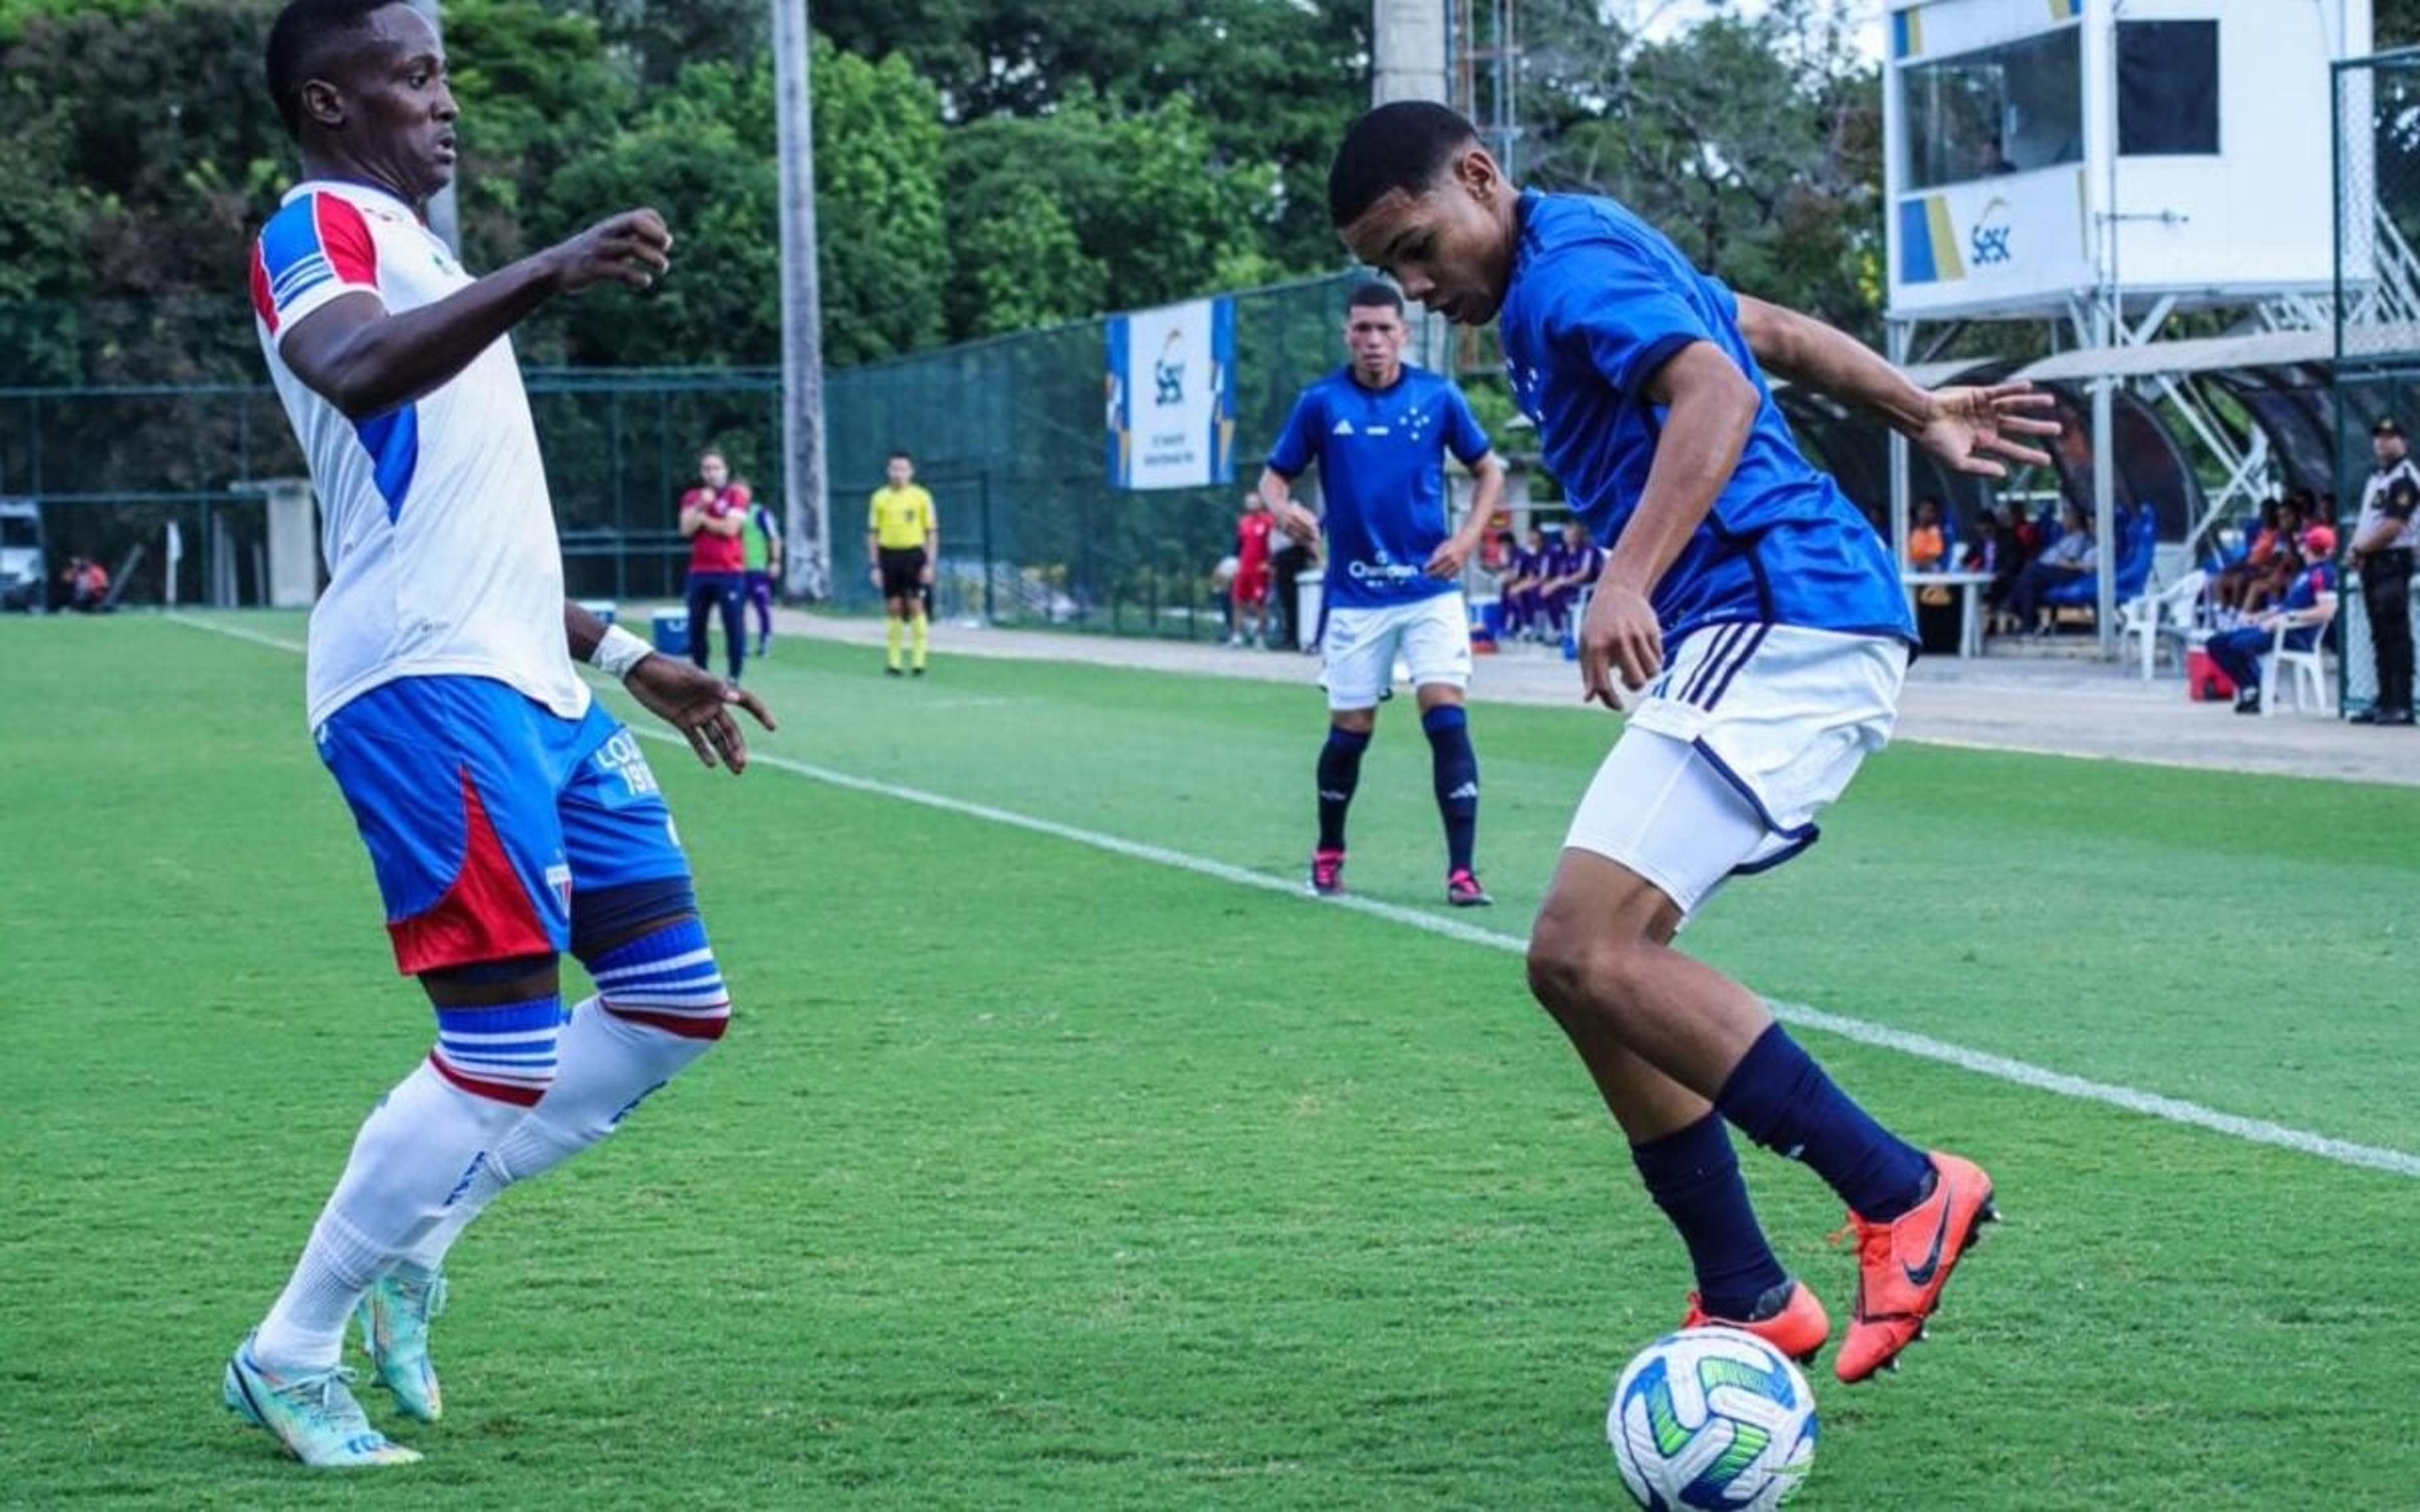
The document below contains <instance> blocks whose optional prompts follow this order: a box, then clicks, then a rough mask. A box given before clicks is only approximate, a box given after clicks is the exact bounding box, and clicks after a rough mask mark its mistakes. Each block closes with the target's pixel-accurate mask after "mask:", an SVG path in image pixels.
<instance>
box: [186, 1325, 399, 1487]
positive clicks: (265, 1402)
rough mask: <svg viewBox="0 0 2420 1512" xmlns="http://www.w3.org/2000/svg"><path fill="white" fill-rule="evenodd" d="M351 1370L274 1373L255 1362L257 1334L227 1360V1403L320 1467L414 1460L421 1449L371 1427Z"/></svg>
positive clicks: (247, 1337) (246, 1337)
mask: <svg viewBox="0 0 2420 1512" xmlns="http://www.w3.org/2000/svg"><path fill="white" fill-rule="evenodd" d="M352 1379H353V1373H352V1372H351V1371H349V1370H346V1369H342V1368H338V1367H331V1368H329V1369H326V1370H315V1371H313V1372H311V1373H310V1374H308V1375H298V1376H273V1375H271V1374H270V1373H269V1372H268V1371H266V1370H264V1369H262V1368H261V1367H260V1366H259V1365H256V1364H255V1363H254V1361H253V1358H252V1335H248V1334H247V1335H244V1340H243V1342H242V1343H241V1344H240V1345H238V1346H236V1351H235V1357H234V1358H233V1359H230V1360H229V1361H227V1367H226V1382H225V1387H224V1391H225V1396H226V1404H227V1407H228V1409H229V1410H230V1411H232V1412H234V1413H235V1414H236V1415H237V1416H238V1417H240V1418H242V1419H243V1420H244V1421H245V1422H247V1423H250V1424H252V1425H253V1426H254V1427H261V1428H266V1429H268V1430H269V1432H270V1434H271V1436H272V1437H273V1438H275V1439H276V1440H277V1442H278V1443H281V1444H283V1445H285V1447H286V1452H287V1454H290V1455H292V1456H293V1457H294V1458H297V1459H300V1460H301V1461H302V1462H303V1463H304V1464H306V1465H309V1466H311V1467H312V1468H313V1469H315V1470H346V1469H350V1468H353V1467H355V1466H360V1465H409V1464H411V1463H414V1462H415V1461H417V1460H418V1459H419V1458H420V1456H419V1454H418V1453H417V1452H416V1451H414V1450H411V1449H407V1448H405V1447H404V1446H403V1445H402V1444H399V1443H390V1442H389V1441H388V1439H387V1436H386V1435H385V1434H383V1433H380V1431H379V1430H378V1429H376V1428H374V1427H370V1420H369V1419H368V1418H367V1417H366V1416H365V1415H364V1414H363V1412H362V1404H361V1403H360V1402H357V1401H355V1400H354V1399H353V1389H352V1385H351V1381H352Z"/></svg>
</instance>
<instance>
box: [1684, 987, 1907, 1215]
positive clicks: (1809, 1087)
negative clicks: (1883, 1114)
mask: <svg viewBox="0 0 2420 1512" xmlns="http://www.w3.org/2000/svg"><path fill="white" fill-rule="evenodd" d="M1714 1106H1715V1107H1716V1108H1717V1109H1719V1110H1720V1111H1721V1113H1722V1116H1723V1117H1724V1118H1726V1119H1730V1121H1731V1122H1733V1123H1735V1124H1738V1125H1739V1127H1740V1132H1741V1133H1743V1134H1746V1135H1747V1136H1748V1137H1749V1138H1750V1139H1753V1140H1755V1141H1756V1142H1757V1143H1758V1144H1760V1145H1762V1146H1763V1147H1764V1148H1765V1149H1770V1150H1774V1151H1776V1152H1777V1153H1779V1154H1781V1155H1783V1156H1786V1157H1788V1158H1789V1159H1792V1160H1803V1161H1805V1162H1806V1163H1807V1165H1810V1166H1813V1167H1814V1169H1815V1174H1816V1175H1818V1176H1820V1177H1822V1178H1823V1180H1824V1181H1825V1182H1826V1183H1828V1184H1829V1185H1830V1186H1831V1188H1832V1190H1833V1191H1835V1192H1837V1193H1838V1194H1839V1195H1840V1200H1841V1201H1843V1202H1846V1203H1847V1204H1848V1205H1849V1206H1850V1208H1851V1209H1853V1210H1854V1211H1855V1212H1856V1213H1857V1215H1858V1216H1859V1217H1861V1218H1869V1219H1873V1220H1877V1221H1884V1222H1887V1221H1888V1220H1890V1219H1893V1218H1897V1217H1899V1216H1900V1214H1901V1213H1904V1212H1906V1211H1908V1210H1909V1209H1910V1208H1913V1207H1915V1206H1916V1203H1917V1202H1919V1201H1921V1200H1922V1199H1923V1196H1924V1187H1925V1181H1926V1179H1927V1178H1928V1177H1930V1176H1931V1173H1932V1163H1931V1161H1929V1160H1927V1159H1926V1158H1925V1156H1924V1153H1923V1151H1921V1150H1919V1149H1916V1147H1915V1146H1913V1145H1910V1144H1909V1143H1907V1142H1906V1141H1905V1140H1903V1139H1901V1138H1900V1137H1899V1136H1898V1135H1896V1134H1892V1133H1891V1132H1890V1131H1889V1130H1887V1129H1885V1128H1884V1127H1883V1126H1882V1125H1881V1124H1879V1123H1876V1122H1875V1121H1874V1119H1873V1116H1872V1115H1871V1114H1869V1113H1868V1112H1867V1111H1866V1110H1865V1109H1863V1108H1861V1107H1859V1106H1857V1104H1856V1103H1854V1102H1853V1101H1851V1100H1850V1098H1849V1095H1848V1094H1847V1093H1846V1092H1843V1091H1841V1090H1840V1088H1838V1087H1837V1086H1835V1085H1834V1084H1833V1081H1832V1078H1831V1077H1829V1076H1826V1075H1825V1074H1823V1067H1821V1066H1818V1065H1817V1064H1815V1061H1814V1058H1813V1057H1810V1056H1808V1055H1807V1052H1806V1051H1805V1050H1803V1049H1801V1048H1799V1044H1798V1041H1795V1040H1792V1038H1791V1037H1790V1036H1789V1035H1788V1034H1787V1033H1785V1032H1784V1031H1783V1029H1782V1027H1781V1026H1780V1025H1778V1024H1776V1025H1773V1026H1770V1027H1769V1028H1767V1029H1766V1030H1765V1031H1764V1033H1763V1034H1761V1035H1760V1036H1758V1038H1757V1041H1756V1043H1754V1044H1752V1045H1750V1046H1748V1051H1747V1054H1746V1055H1745V1056H1743V1057H1740V1063H1739V1065H1738V1066H1737V1067H1735V1068H1733V1070H1732V1072H1731V1074H1730V1080H1729V1081H1727V1082H1725V1083H1723V1089H1722V1094H1721V1095H1720V1096H1718V1097H1716V1098H1715V1099H1714Z"/></svg>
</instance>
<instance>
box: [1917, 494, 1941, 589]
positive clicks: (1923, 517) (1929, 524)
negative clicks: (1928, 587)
mask: <svg viewBox="0 0 2420 1512" xmlns="http://www.w3.org/2000/svg"><path fill="white" fill-rule="evenodd" d="M1948 553H1949V540H1948V537H1947V535H1945V534H1944V533H1943V532H1942V529H1941V501H1940V500H1938V499H1934V498H1931V497H1930V496H1928V497H1926V498H1923V499H1919V500H1917V501H1916V523H1915V524H1913V525H1911V526H1909V527H1908V532H1907V564H1908V565H1909V566H1910V567H1913V568H1915V569H1916V571H1917V572H1943V571H1947V565H1946V559H1947V556H1948Z"/></svg>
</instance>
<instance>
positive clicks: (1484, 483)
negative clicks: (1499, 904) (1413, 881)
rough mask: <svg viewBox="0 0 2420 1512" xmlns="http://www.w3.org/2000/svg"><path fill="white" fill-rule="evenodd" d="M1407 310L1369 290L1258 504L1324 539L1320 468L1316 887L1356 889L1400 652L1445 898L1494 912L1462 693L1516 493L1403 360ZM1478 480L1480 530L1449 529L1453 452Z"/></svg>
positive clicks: (1458, 399)
mask: <svg viewBox="0 0 2420 1512" xmlns="http://www.w3.org/2000/svg"><path fill="white" fill-rule="evenodd" d="M1406 334H1408V330H1407V328H1406V327H1405V326H1404V297H1403V296H1402V295H1401V294H1399V293H1397V292H1396V291H1395V290H1394V289H1392V288H1390V287H1388V285H1385V284H1376V283H1372V284H1364V285H1361V286H1360V287H1359V288H1357V289H1355V290H1354V291H1353V295H1352V298H1351V300H1350V301H1347V303H1346V306H1345V321H1344V345H1345V348H1346V349H1347V350H1348V351H1350V352H1351V353H1352V357H1353V360H1352V361H1351V362H1350V363H1346V364H1345V365H1344V366H1342V367H1340V368H1338V369H1337V370H1336V371H1335V372H1333V373H1330V374H1328V375H1327V376H1326V378H1321V379H1320V380H1319V381H1318V382H1316V383H1313V384H1312V385H1311V387H1310V388H1308V389H1305V390H1304V391H1303V392H1302V395H1301V397H1299V398H1297V399H1296V400H1295V405H1294V412H1293V413H1292V414H1291V415H1289V416H1288V417H1287V419H1286V424H1285V429H1284V430H1283V431H1282V432H1281V433H1280V435H1279V436H1278V439H1277V444H1275V445H1274V446H1272V447H1270V448H1269V460H1268V466H1267V467H1266V468H1265V469H1264V471H1262V473H1261V483H1260V493H1261V497H1262V498H1264V499H1265V500H1267V501H1269V507H1270V508H1271V509H1272V510H1274V511H1275V512H1276V514H1277V517H1278V524H1279V526H1280V529H1282V530H1284V531H1285V532H1286V533H1287V534H1289V535H1291V536H1292V537H1294V538H1295V540H1296V541H1299V542H1302V543H1304V544H1305V545H1309V544H1310V543H1311V542H1314V541H1316V540H1317V539H1318V538H1319V529H1320V517H1317V516H1314V515H1312V514H1311V511H1309V510H1308V509H1305V508H1303V507H1302V505H1301V504H1299V503H1297V502H1295V499H1294V491H1293V488H1292V483H1293V480H1294V479H1295V478H1298V477H1300V476H1302V473H1303V471H1304V470H1305V469H1306V468H1309V467H1310V466H1311V464H1313V463H1317V464H1318V465H1319V487H1320V493H1321V494H1322V496H1323V497H1324V499H1325V501H1326V526H1327V577H1326V591H1325V604H1326V613H1325V616H1324V617H1325V620H1326V628H1325V629H1324V630H1323V631H1322V632H1321V637H1320V649H1321V652H1322V653H1323V655H1324V656H1326V673H1325V675H1324V677H1323V678H1322V681H1323V682H1324V683H1325V684H1326V687H1327V709H1328V727H1327V743H1326V745H1325V746H1324V747H1322V748H1321V749H1320V752H1319V843H1318V844H1317V845H1316V846H1315V847H1313V849H1312V851H1311V890H1312V891H1314V892H1317V893H1320V894H1322V895H1324V896H1332V895H1334V894H1336V893H1340V892H1342V891H1343V890H1344V814H1345V810H1346V809H1347V808H1349V807H1350V806H1351V804H1352V802H1353V792H1354V789H1355V787H1356V786H1357V785H1358V784H1359V782H1360V779H1361V755H1362V752H1364V751H1365V750H1367V749H1369V747H1370V736H1371V733H1373V731H1374V730H1376V728H1377V718H1378V701H1379V700H1380V699H1381V698H1383V697H1385V696H1386V693H1387V688H1388V683H1389V682H1390V681H1391V680H1392V679H1393V676H1394V666H1395V659H1396V657H1397V656H1399V655H1400V656H1402V658H1403V660H1404V664H1405V665H1406V666H1407V667H1409V668H1410V670H1411V675H1412V685H1413V687H1414V688H1415V689H1416V690H1417V692H1418V696H1419V705H1420V728H1421V729H1422V730H1424V731H1426V732H1427V733H1428V737H1429V749H1430V753H1431V756H1432V766H1433V769H1434V774H1435V781H1436V799H1437V810H1438V812H1439V813H1440V814H1441V815H1443V817H1444V819H1445V837H1446V882H1445V892H1446V901H1447V902H1449V903H1453V904H1455V905H1456V906H1458V907H1474V906H1478V905H1481V904H1484V903H1489V902H1491V901H1492V900H1491V899H1489V897H1488V896H1487V889H1486V888H1484V887H1481V886H1480V884H1479V875H1478V873H1477V872H1475V871H1473V870H1472V862H1471V850H1472V847H1473V845H1474V843H1475V841H1476V840H1477V836H1478V832H1479V758H1478V756H1477V754H1476V753H1474V752H1473V751H1472V749H1471V746H1470V722H1469V717H1468V715H1467V714H1466V712H1465V711H1464V708H1463V702H1462V694H1463V689H1464V688H1466V687H1468V686H1469V684H1470V612H1469V610H1468V609H1467V608H1466V607H1465V605H1464V604H1463V601H1462V583H1461V579H1462V567H1463V563H1466V562H1467V561H1468V560H1469V559H1470V554H1471V553H1472V552H1473V551H1476V550H1478V549H1479V545H1480V542H1481V540H1482V539H1484V538H1485V536H1486V533H1487V522H1488V521H1489V520H1490V519H1492V518H1493V517H1495V514H1496V501H1497V498H1498V497H1499V496H1500V495H1501V494H1502V493H1503V491H1504V464H1503V463H1502V462H1501V461H1499V460H1498V459H1497V456H1496V454H1495V452H1494V451H1493V450H1491V449H1490V445H1489V442H1488V440H1487V433H1486V432H1485V431H1483V430H1481V429H1480V427H1479V422H1478V421H1477V420H1476V419H1475V418H1473V417H1472V415H1471V412H1470V402H1469V401H1468V400H1466V399H1465V398H1464V397H1463V395H1462V391H1461V390H1460V389H1457V388H1455V387H1454V386H1453V380H1452V379H1450V378H1445V377H1443V376H1441V375H1439V374H1435V373H1431V372H1428V371H1426V370H1425V369H1422V368H1419V367H1414V366H1411V365H1409V364H1407V363H1405V362H1404V337H1405V335H1406ZM1449 451H1450V452H1452V453H1453V455H1455V456H1456V457H1458V458H1460V459H1461V461H1462V463H1463V465H1464V466H1465V467H1467V468H1469V469H1470V470H1471V471H1472V472H1473V473H1474V474H1476V475H1477V478H1478V487H1477V491H1476V492H1475V493H1474V494H1473V496H1472V500H1471V508H1470V515H1469V517H1468V518H1466V519H1465V520H1464V521H1463V523H1462V527H1461V529H1459V530H1455V529H1453V528H1451V522H1450V520H1449V518H1448V503H1447V496H1446V484H1445V454H1446V453H1447V452H1449Z"/></svg>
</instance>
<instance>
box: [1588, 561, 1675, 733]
mask: <svg viewBox="0 0 2420 1512" xmlns="http://www.w3.org/2000/svg"><path fill="white" fill-rule="evenodd" d="M1663 670H1664V627H1663V625H1660V624H1658V623H1656V619H1655V606H1654V605H1652V604H1650V603H1649V602H1648V601H1647V595H1646V594H1641V593H1639V592H1638V591H1637V589H1635V588H1621V587H1616V586H1614V585H1612V584H1610V583H1605V582H1600V583H1598V584H1597V589H1596V592H1595V594H1592V595H1591V596H1590V599H1589V607H1588V615H1587V617H1586V618H1585V619H1583V620H1582V621H1581V622H1580V702H1583V703H1588V702H1597V703H1602V704H1604V705H1605V706H1606V708H1608V709H1619V708H1621V693H1622V690H1624V689H1637V688H1641V687H1646V686H1647V685H1648V684H1649V683H1652V682H1653V681H1654V680H1655V674H1656V673H1658V672H1660V671H1663ZM1616 678H1620V679H1621V683H1620V686H1619V687H1617V686H1616V684H1615V681H1614V680H1615V679H1616Z"/></svg>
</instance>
